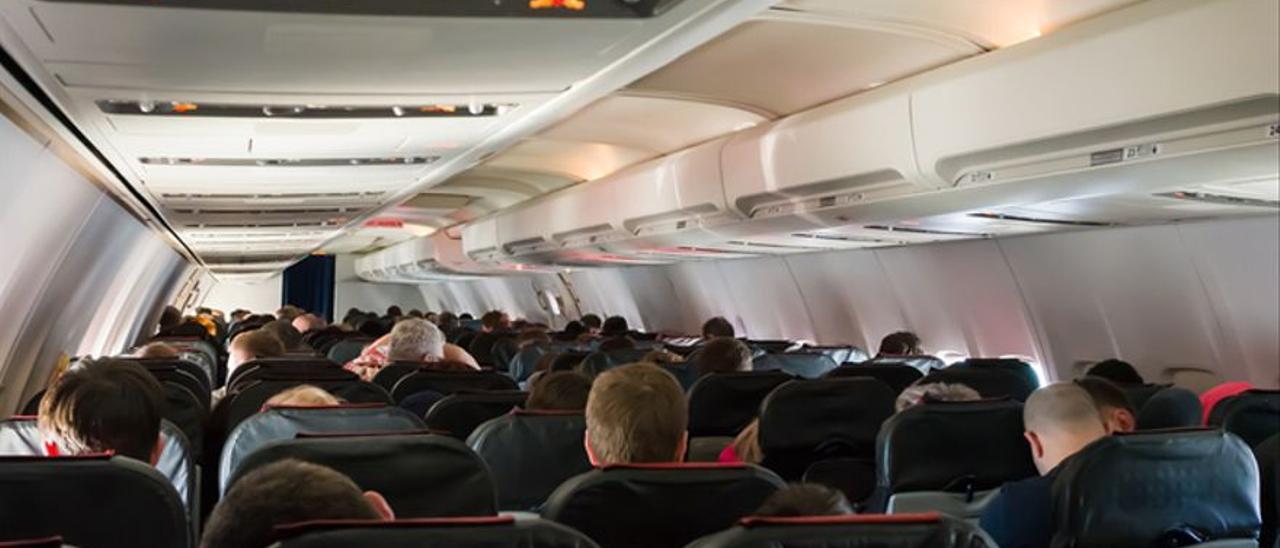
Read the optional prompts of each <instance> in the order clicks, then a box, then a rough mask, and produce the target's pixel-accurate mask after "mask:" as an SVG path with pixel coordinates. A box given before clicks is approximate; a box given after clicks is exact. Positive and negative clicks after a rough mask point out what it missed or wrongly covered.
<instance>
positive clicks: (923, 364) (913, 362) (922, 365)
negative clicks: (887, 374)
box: [862, 356, 947, 375]
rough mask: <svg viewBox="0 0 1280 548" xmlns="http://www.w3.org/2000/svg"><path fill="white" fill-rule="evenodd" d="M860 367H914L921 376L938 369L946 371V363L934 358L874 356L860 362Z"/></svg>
mask: <svg viewBox="0 0 1280 548" xmlns="http://www.w3.org/2000/svg"><path fill="white" fill-rule="evenodd" d="M862 365H905V366H907V367H914V368H915V369H916V370H917V371H919V372H920V374H921V375H928V374H929V373H932V372H934V371H937V370H939V369H946V367H947V362H944V361H942V360H940V359H938V358H936V357H934V356H876V357H874V358H871V359H870V360H867V361H865V362H862Z"/></svg>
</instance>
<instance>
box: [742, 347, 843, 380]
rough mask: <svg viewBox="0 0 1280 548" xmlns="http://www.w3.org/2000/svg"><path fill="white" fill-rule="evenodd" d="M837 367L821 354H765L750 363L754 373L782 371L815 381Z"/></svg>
mask: <svg viewBox="0 0 1280 548" xmlns="http://www.w3.org/2000/svg"><path fill="white" fill-rule="evenodd" d="M837 365H839V364H837V363H836V362H835V360H832V359H831V357H829V356H827V355H826V354H824V353H822V352H787V353H785V354H765V355H763V356H760V357H758V358H756V359H755V360H754V361H753V362H752V365H751V367H752V369H754V370H756V371H783V372H786V373H788V374H791V375H795V376H797V377H800V378H803V379H816V378H819V377H821V376H823V375H825V374H826V373H827V372H828V371H831V370H832V369H835V368H836V366H837Z"/></svg>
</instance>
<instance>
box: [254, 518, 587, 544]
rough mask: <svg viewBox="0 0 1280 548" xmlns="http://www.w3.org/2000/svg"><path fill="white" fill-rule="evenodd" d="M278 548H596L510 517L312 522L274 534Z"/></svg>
mask: <svg viewBox="0 0 1280 548" xmlns="http://www.w3.org/2000/svg"><path fill="white" fill-rule="evenodd" d="M276 534H277V538H279V539H280V544H278V545H277V546H278V547H279V548H330V547H331V548H347V547H350V546H378V547H381V548H419V547H421V546H458V547H463V548H465V547H476V548H481V547H483V548H595V547H596V544H595V543H594V542H592V541H591V539H589V538H587V537H586V536H584V535H583V534H582V533H579V532H577V531H574V530H573V529H570V528H568V527H565V526H563V525H560V524H558V523H553V522H550V521H544V520H542V519H537V518H528V519H523V518H522V519H518V520H517V519H515V518H513V517H511V516H492V517H462V518H427V519H402V520H396V521H372V520H368V521H366V520H344V521H311V522H305V523H299V524H292V525H285V526H281V527H277V528H276Z"/></svg>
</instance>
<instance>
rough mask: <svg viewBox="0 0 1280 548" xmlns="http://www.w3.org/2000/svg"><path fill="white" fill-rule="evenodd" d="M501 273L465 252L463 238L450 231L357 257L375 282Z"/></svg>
mask: <svg viewBox="0 0 1280 548" xmlns="http://www.w3.org/2000/svg"><path fill="white" fill-rule="evenodd" d="M497 272H501V270H500V269H497V268H494V267H490V266H485V265H481V264H479V263H477V262H475V261H473V260H471V258H470V257H467V256H466V255H465V254H464V253H463V252H462V240H461V239H459V238H455V237H451V236H450V235H449V234H448V231H446V230H440V231H437V232H436V233H435V234H432V235H431V236H426V237H423V238H415V239H413V240H409V241H407V242H402V243H399V244H396V245H394V246H391V247H388V248H386V249H383V250H381V251H378V252H376V253H370V254H368V255H365V256H363V257H360V258H359V259H356V274H357V275H358V276H360V277H361V278H362V279H364V280H368V281H371V282H404V283H420V282H429V281H449V280H463V279H471V278H473V277H475V276H477V275H484V274H493V273H497Z"/></svg>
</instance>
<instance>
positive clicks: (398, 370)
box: [370, 362, 422, 394]
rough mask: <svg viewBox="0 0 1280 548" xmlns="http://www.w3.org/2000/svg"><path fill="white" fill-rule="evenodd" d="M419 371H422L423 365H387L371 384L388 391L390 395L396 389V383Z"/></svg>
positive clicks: (398, 363)
mask: <svg viewBox="0 0 1280 548" xmlns="http://www.w3.org/2000/svg"><path fill="white" fill-rule="evenodd" d="M419 369H422V364H421V363H413V362H394V363H389V364H387V365H384V366H382V368H381V369H379V370H378V372H377V373H376V374H374V375H373V379H372V380H371V381H370V382H372V383H373V384H376V385H378V386H381V387H382V389H383V390H386V391H387V393H388V394H389V393H391V391H392V390H394V389H395V387H396V383H398V382H400V379H403V378H405V377H407V376H409V375H410V374H411V373H413V372H414V371H417V370H419Z"/></svg>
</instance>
